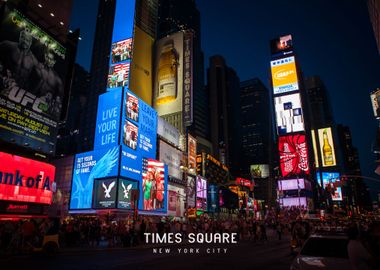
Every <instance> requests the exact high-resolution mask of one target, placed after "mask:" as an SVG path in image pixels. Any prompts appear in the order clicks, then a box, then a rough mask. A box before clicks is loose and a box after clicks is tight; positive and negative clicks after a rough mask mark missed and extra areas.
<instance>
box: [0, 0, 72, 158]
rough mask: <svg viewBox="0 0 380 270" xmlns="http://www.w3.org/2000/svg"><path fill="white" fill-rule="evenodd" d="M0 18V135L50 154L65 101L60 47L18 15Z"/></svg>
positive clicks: (63, 51) (8, 13)
mask: <svg viewBox="0 0 380 270" xmlns="http://www.w3.org/2000/svg"><path fill="white" fill-rule="evenodd" d="M3 10H5V11H4V13H3V16H2V19H1V21H0V28H1V31H0V69H1V70H0V82H1V83H0V138H1V139H2V140H4V141H6V142H12V143H15V144H18V145H20V146H24V147H25V146H28V148H29V149H33V150H36V151H38V152H42V153H47V154H53V153H54V151H55V144H56V138H57V129H58V127H57V123H58V121H59V119H60V116H61V111H62V108H63V106H64V104H63V100H64V99H65V93H64V89H65V87H64V82H65V78H66V67H67V66H66V62H65V56H66V48H65V47H64V46H62V45H61V44H59V43H58V42H57V41H56V40H54V39H53V38H52V37H51V36H49V35H48V34H47V33H45V32H44V31H43V30H42V29H41V28H39V27H38V26H37V25H36V24H34V23H33V22H32V21H30V20H29V19H27V18H26V17H25V16H24V15H23V14H22V13H20V12H19V11H17V10H15V9H13V10H10V11H9V10H7V8H6V6H4V9H3Z"/></svg>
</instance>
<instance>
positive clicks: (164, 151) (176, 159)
mask: <svg viewBox="0 0 380 270" xmlns="http://www.w3.org/2000/svg"><path fill="white" fill-rule="evenodd" d="M159 154H160V157H159V160H160V161H161V162H164V163H165V164H166V165H168V168H169V175H170V176H173V177H175V178H178V179H182V171H181V170H180V166H181V158H182V152H181V151H179V150H177V149H175V148H174V147H172V146H170V145H169V144H167V143H165V142H163V141H160V153H159Z"/></svg>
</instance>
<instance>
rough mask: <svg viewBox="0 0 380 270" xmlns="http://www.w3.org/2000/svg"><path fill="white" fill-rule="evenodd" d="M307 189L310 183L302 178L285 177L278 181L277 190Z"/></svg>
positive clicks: (309, 187)
mask: <svg viewBox="0 0 380 270" xmlns="http://www.w3.org/2000/svg"><path fill="white" fill-rule="evenodd" d="M298 189H300V190H301V189H307V190H311V189H312V187H311V183H310V182H309V181H308V180H306V179H303V178H298V179H285V180H279V181H278V190H298Z"/></svg>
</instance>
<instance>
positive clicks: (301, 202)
mask: <svg viewBox="0 0 380 270" xmlns="http://www.w3.org/2000/svg"><path fill="white" fill-rule="evenodd" d="M280 205H281V206H282V207H291V206H302V207H308V198H306V197H288V198H282V199H280Z"/></svg>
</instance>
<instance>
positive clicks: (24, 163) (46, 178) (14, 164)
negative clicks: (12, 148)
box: [0, 152, 55, 204]
mask: <svg viewBox="0 0 380 270" xmlns="http://www.w3.org/2000/svg"><path fill="white" fill-rule="evenodd" d="M54 178H55V166H53V165H51V164H48V163H45V162H41V161H35V160H32V159H29V158H24V157H20V156H16V155H11V154H8V153H4V152H0V200H4V201H17V202H30V203H40V204H51V203H52V198H53V185H55V182H54Z"/></svg>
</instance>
